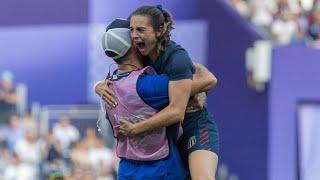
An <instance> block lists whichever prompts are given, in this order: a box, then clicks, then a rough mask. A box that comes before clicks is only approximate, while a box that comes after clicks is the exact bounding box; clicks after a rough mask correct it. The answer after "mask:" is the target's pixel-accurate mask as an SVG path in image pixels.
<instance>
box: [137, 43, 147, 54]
mask: <svg viewBox="0 0 320 180" xmlns="http://www.w3.org/2000/svg"><path fill="white" fill-rule="evenodd" d="M135 44H136V46H137V48H138V50H139V51H140V52H141V53H143V52H145V50H146V43H144V42H137V43H135Z"/></svg>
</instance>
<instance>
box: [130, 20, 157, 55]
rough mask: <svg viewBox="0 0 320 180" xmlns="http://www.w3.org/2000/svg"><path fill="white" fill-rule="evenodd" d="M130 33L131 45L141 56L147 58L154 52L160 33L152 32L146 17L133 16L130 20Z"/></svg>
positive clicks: (152, 29)
mask: <svg viewBox="0 0 320 180" xmlns="http://www.w3.org/2000/svg"><path fill="white" fill-rule="evenodd" d="M130 32H131V38H132V41H133V44H134V45H135V47H136V48H137V49H138V50H139V51H140V53H141V54H142V55H144V56H148V55H150V54H151V53H152V52H155V47H156V43H157V36H159V34H160V33H159V32H156V31H155V30H154V28H153V27H152V25H151V23H150V18H149V17H148V16H144V15H133V16H132V17H131V19H130Z"/></svg>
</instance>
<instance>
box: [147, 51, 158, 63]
mask: <svg viewBox="0 0 320 180" xmlns="http://www.w3.org/2000/svg"><path fill="white" fill-rule="evenodd" d="M157 57H158V54H157V52H156V50H155V49H154V50H153V51H152V52H151V53H150V54H149V58H150V59H151V60H152V61H153V62H154V61H156V60H157Z"/></svg>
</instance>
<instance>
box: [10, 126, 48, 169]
mask: <svg viewBox="0 0 320 180" xmlns="http://www.w3.org/2000/svg"><path fill="white" fill-rule="evenodd" d="M15 152H16V153H17V155H18V156H19V157H20V159H21V161H22V162H23V163H26V164H27V165H28V166H29V167H30V168H31V169H32V172H35V173H36V174H38V173H39V165H40V162H41V159H42V157H41V148H40V143H39V141H38V139H37V137H36V135H35V134H34V133H33V132H31V131H27V132H26V133H25V137H24V139H21V140H19V141H18V142H17V144H16V146H15Z"/></svg>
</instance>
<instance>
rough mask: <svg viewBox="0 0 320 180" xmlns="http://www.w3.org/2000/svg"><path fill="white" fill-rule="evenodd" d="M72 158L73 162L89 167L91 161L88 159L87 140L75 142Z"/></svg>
mask: <svg viewBox="0 0 320 180" xmlns="http://www.w3.org/2000/svg"><path fill="white" fill-rule="evenodd" d="M71 159H72V162H73V164H75V165H76V166H80V167H84V168H86V167H89V165H90V162H89V160H88V147H87V146H86V144H85V142H83V141H79V142H77V143H75V144H74V147H73V148H72V152H71Z"/></svg>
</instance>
